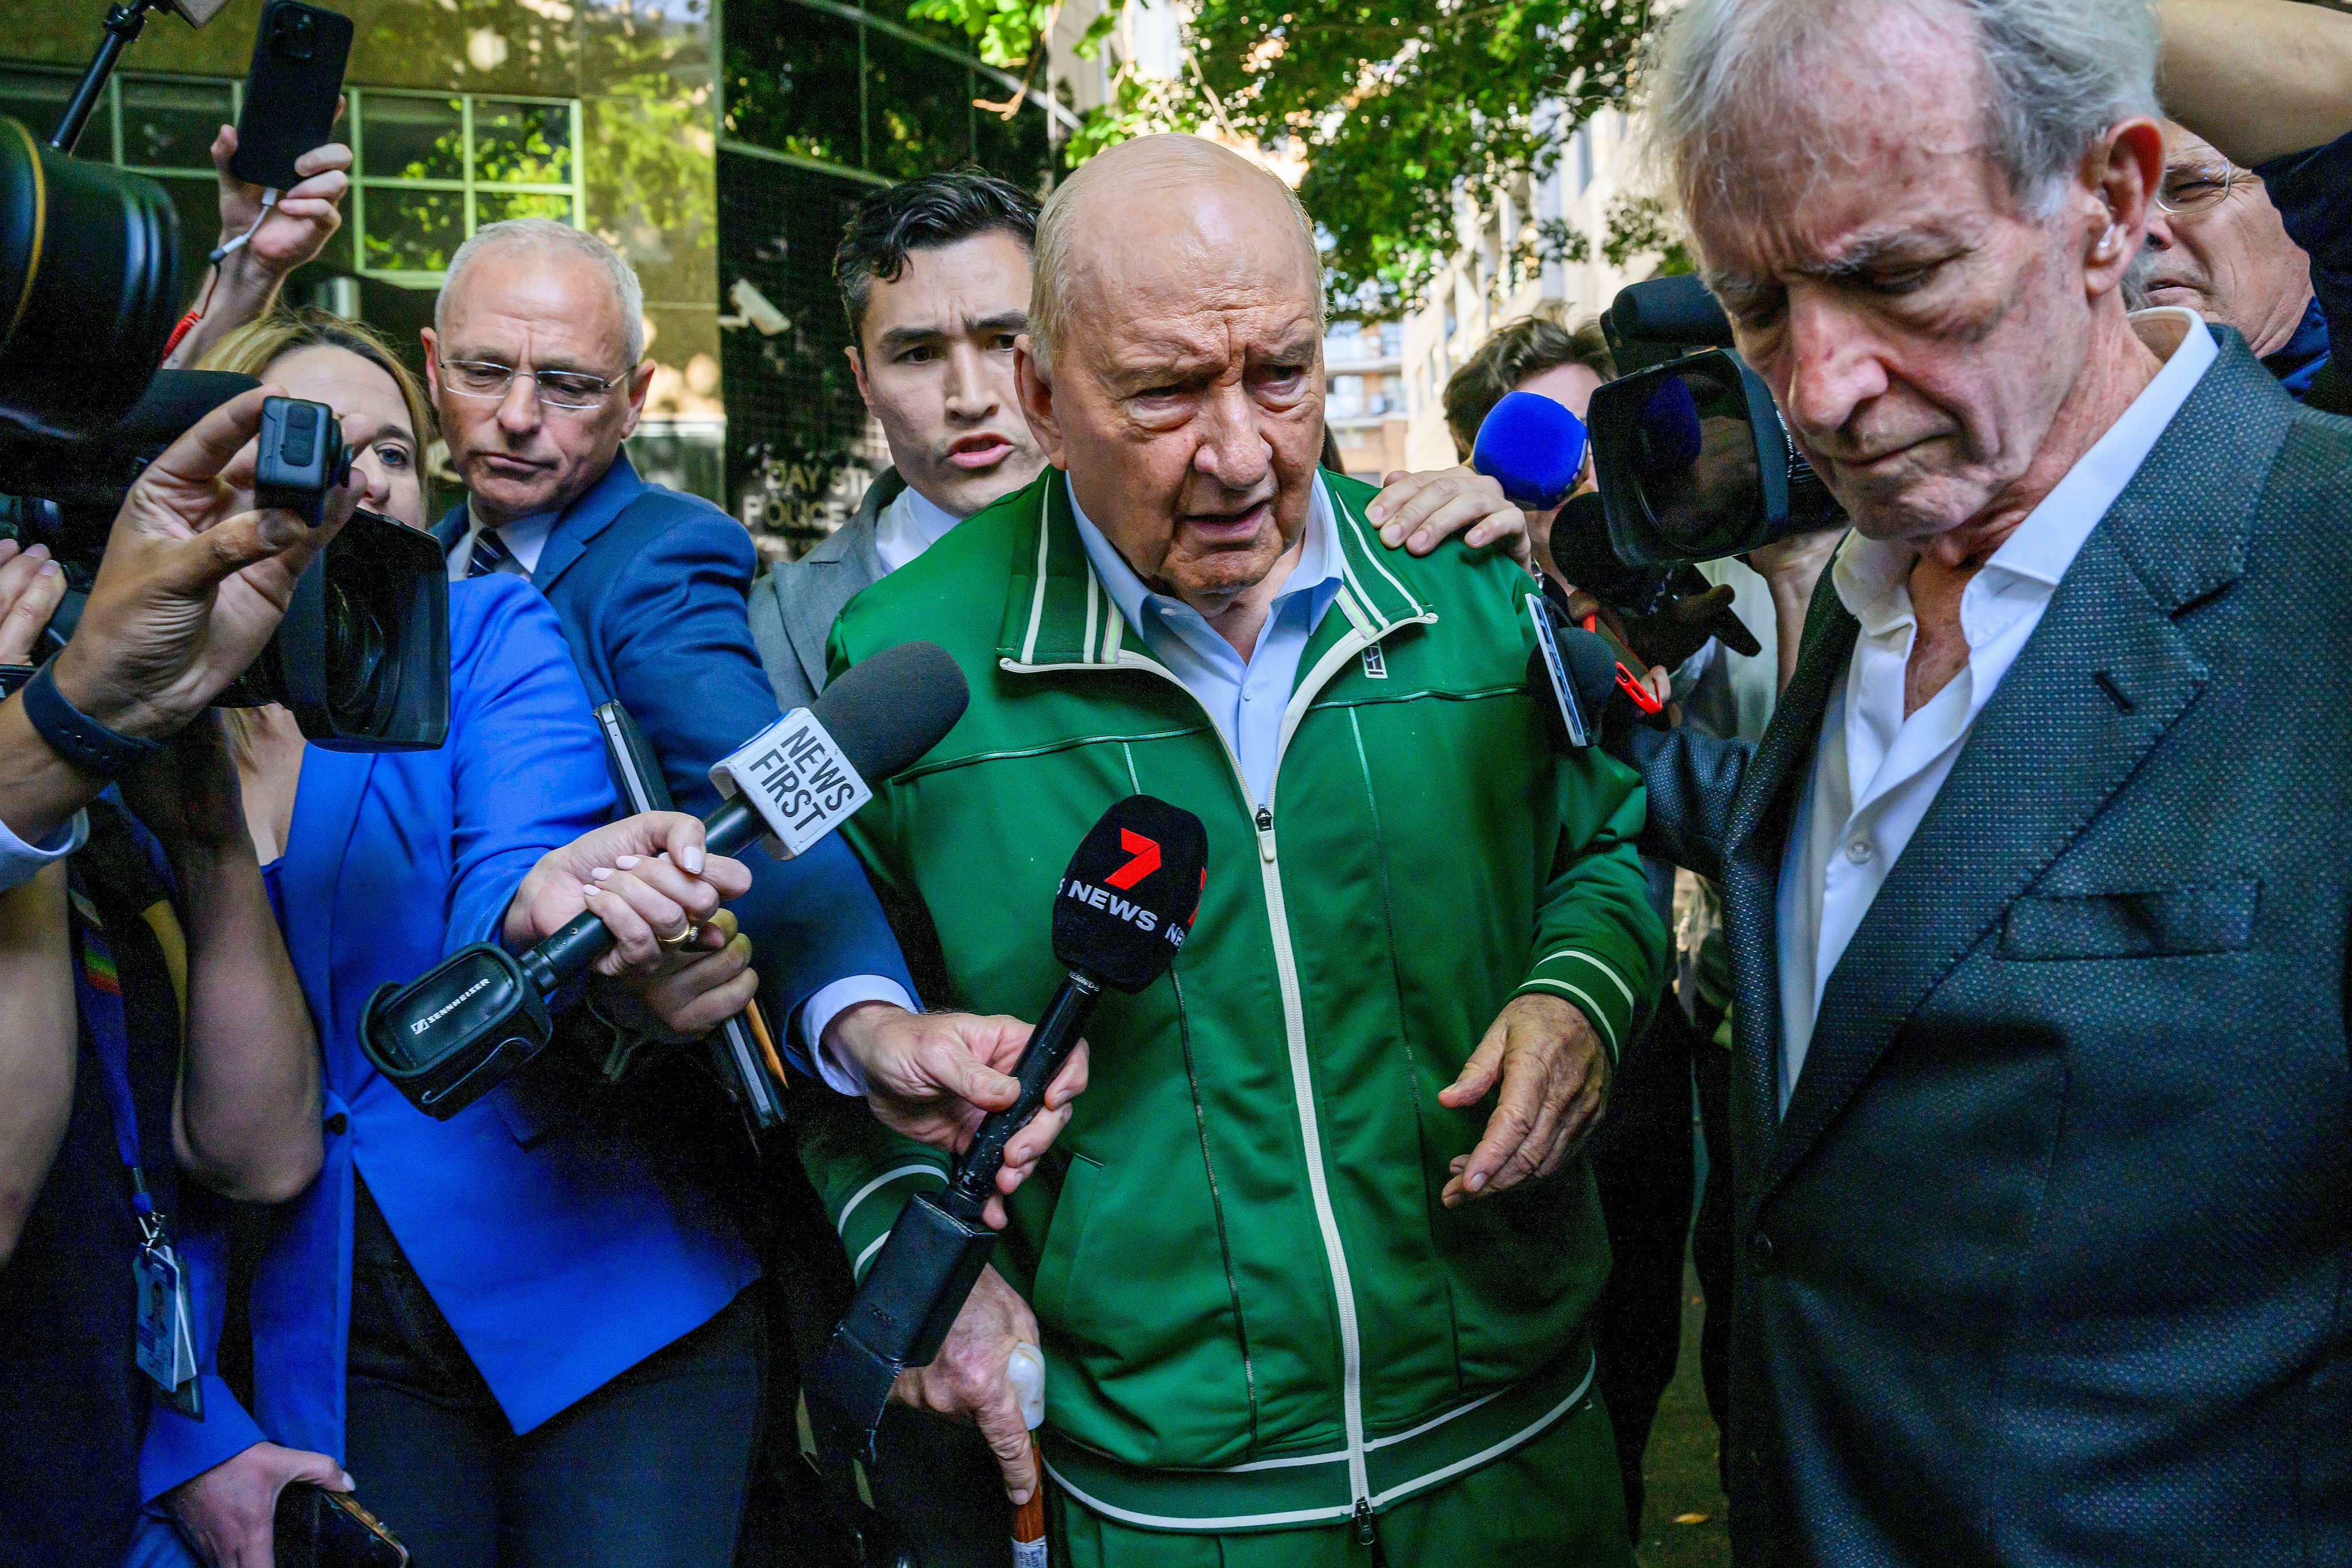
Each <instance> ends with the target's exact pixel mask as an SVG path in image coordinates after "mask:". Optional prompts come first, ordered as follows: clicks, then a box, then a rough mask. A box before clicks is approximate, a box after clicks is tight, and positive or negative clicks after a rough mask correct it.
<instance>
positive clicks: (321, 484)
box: [253, 397, 352, 528]
mask: <svg viewBox="0 0 2352 1568" xmlns="http://www.w3.org/2000/svg"><path fill="white" fill-rule="evenodd" d="M351 477H352V454H351V451H350V449H349V448H348V447H345V446H344V445H343V426H342V423H341V421H340V420H338V419H337V418H336V417H335V411H334V410H333V409H331V408H329V407H328V406H327V405H325V404H323V403H305V402H303V401H302V400H300V399H299V398H294V397H268V398H264V399H263V400H262V403H261V436H260V438H259V439H258V441H257V443H256V448H255V455H254V460H253V504H254V505H255V506H257V507H264V508H268V507H282V508H284V509H285V510H288V511H290V512H292V513H294V514H295V515H296V516H298V517H299V518H300V519H301V520H302V521H304V522H307V523H309V524H310V526H311V527H312V528H316V527H318V526H319V524H320V521H322V520H323V519H324V518H325V515H326V508H327V496H328V493H329V492H330V491H332V490H337V489H341V488H342V487H343V485H344V484H345V483H346V482H348V481H349V480H350V479H351Z"/></svg>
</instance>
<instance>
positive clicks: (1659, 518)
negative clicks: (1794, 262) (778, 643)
mask: <svg viewBox="0 0 2352 1568" xmlns="http://www.w3.org/2000/svg"><path fill="white" fill-rule="evenodd" d="M1601 329H1602V331H1603V332H1605V333H1606V334H1607V336H1608V338H1609V342H1610V346H1611V348H1612V350H1614V351H1615V352H1616V353H1617V354H1618V356H1619V363H1620V364H1621V365H1624V364H1628V363H1631V364H1633V365H1636V366H1637V367H1638V368H1635V369H1633V370H1632V371H1631V372H1630V373H1629V374H1622V375H1620V376H1619V377H1618V378H1617V379H1616V380H1614V381H1612V382H1609V383H1606V384H1603V385H1602V386H1601V388H1600V389H1599V390H1597V391H1595V392H1594V393H1593V395H1592V405H1591V411H1590V414H1589V416H1588V422H1589V423H1590V425H1591V430H1592V454H1593V466H1594V471H1595V474H1596V476H1597V478H1598V479H1599V480H1600V485H1601V502H1602V505H1603V507H1604V509H1605V510H1606V513H1607V523H1608V533H1609V543H1610V546H1611V548H1612V552H1613V553H1614V554H1615V555H1616V556H1617V558H1618V559H1619V560H1620V561H1622V563H1624V564H1625V565H1627V566H1629V567H1633V568H1636V569H1640V568H1657V567H1666V566H1674V565H1677V564H1682V563H1690V562H1698V561H1712V560H1716V559H1718V558H1720V557H1722V556H1726V555H1739V554H1744V553H1746V552H1748V551H1751V550H1755V549H1758V548H1759V547H1761V546H1763V545H1766V544H1769V543H1771V542H1774V541H1775V540H1779V539H1785V538H1787V537H1788V536H1789V535H1790V534H1793V533H1805V532H1811V531H1814V530H1816V529H1822V528H1831V527H1834V526H1836V525H1837V523H1838V521H1839V520H1840V519H1841V517H1842V516H1843V512H1842V511H1841V510H1839V507H1838V504H1837V501H1836V499H1835V498H1834V497H1832V495H1831V494H1830V492H1829V487H1828V486H1827V485H1825V484H1823V483H1822V480H1821V479H1820V477H1819V476H1818V475H1816V474H1815V473H1814V472H1813V469H1812V466H1811V464H1810V463H1808V462H1806V460H1805V458H1804V457H1803V455H1802V454H1801V453H1800V452H1799V451H1798V450H1797V445H1796V442H1795V441H1794V440H1793V439H1791V438H1790V435H1789V430H1788V426H1786V425H1785V424H1784V423H1782V421H1781V419H1780V411H1779V409H1777V408H1776V407H1774V406H1773V403H1772V394H1771V392H1770V390H1769V389H1768V388H1767V387H1766V386H1765V384H1764V382H1763V379H1762V378H1761V377H1759V375H1758V374H1756V373H1755V372H1754V371H1752V370H1750V369H1749V368H1748V365H1747V363H1746V362H1744V361H1742V360H1741V359H1740V357H1739V356H1738V353H1734V352H1733V351H1732V348H1731V321H1730V320H1729V318H1728V317H1727V316H1725V314H1724V313H1723V308H1722V307H1721V306H1720V305H1718V304H1717V303H1716V302H1715V300H1714V299H1713V297H1711V296H1710V295H1709V294H1708V293H1707V292H1706V289H1705V287H1704V286H1702V285H1701V284H1700V282H1699V280H1698V279H1696V277H1692V276H1689V275H1684V276H1680V277H1675V278H1657V279H1651V280H1650V281H1648V282H1645V283H1636V284H1633V285H1632V286H1631V287H1630V288H1627V289H1623V290H1622V291H1620V292H1619V294H1618V296H1617V299H1616V300H1615V302H1614V303H1613V304H1612V305H1611V306H1610V308H1609V311H1608V314H1606V315H1605V316H1603V317H1602V318H1601Z"/></svg>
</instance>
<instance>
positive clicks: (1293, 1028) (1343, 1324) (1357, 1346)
mask: <svg viewBox="0 0 2352 1568" xmlns="http://www.w3.org/2000/svg"><path fill="white" fill-rule="evenodd" d="M1435 618H1436V617H1435V616H1420V617H1415V618H1412V619H1408V620H1401V621H1395V622H1391V623H1390V624H1389V625H1388V626H1383V627H1381V631H1380V633H1379V634H1377V635H1376V634H1373V633H1370V632H1366V631H1361V630H1358V631H1355V632H1351V633H1350V634H1349V636H1348V637H1343V638H1341V639H1340V640H1339V643H1338V644H1337V645H1335V646H1334V647H1332V648H1331V649H1330V651H1329V652H1328V653H1326V654H1325V655H1324V656H1323V658H1322V660H1321V661H1320V667H1321V668H1323V670H1324V671H1325V673H1324V675H1323V677H1322V679H1319V680H1318V681H1317V682H1316V684H1315V686H1314V687H1313V688H1312V689H1308V688H1307V687H1304V686H1302V687H1300V688H1299V689H1297V691H1294V692H1293V693H1292V694H1291V701H1292V702H1294V703H1297V702H1300V701H1301V700H1305V701H1310V702H1311V701H1312V700H1314V698H1315V696H1316V693H1317V692H1319V691H1320V690H1321V689H1323V686H1324V684H1325V683H1326V682H1328V680H1329V679H1330V672H1332V671H1336V670H1338V669H1339V668H1341V667H1342V666H1344V665H1345V664H1346V662H1347V661H1348V660H1349V659H1351V658H1355V657H1356V655H1357V654H1359V653H1360V652H1361V651H1362V650H1363V649H1364V648H1366V647H1374V646H1376V645H1378V643H1379V642H1380V640H1381V636H1384V635H1386V634H1387V633H1389V632H1391V631H1394V630H1396V629H1397V627H1399V626H1412V625H1417V624H1420V623H1421V622H1423V621H1427V620H1434V619H1435ZM1086 668H1094V667H1086ZM1114 668H1130V669H1146V670H1149V671H1150V672H1151V673H1152V674H1154V675H1157V676H1159V677H1160V679H1163V680H1166V681H1167V682H1169V683H1170V684H1171V685H1172V686H1174V687H1175V688H1176V689H1178V690H1180V691H1181V692H1183V693H1184V694H1185V695H1186V696H1187V697H1192V701H1193V703H1194V705H1195V706H1198V705H1199V703H1200V699H1199V698H1198V697H1193V696H1192V688H1191V687H1189V686H1186V685H1185V684H1184V683H1183V682H1182V681H1181V680H1179V679H1177V678H1176V675H1175V672H1174V671H1172V670H1169V669H1165V668H1161V667H1160V665H1159V664H1158V663H1157V662H1156V661H1154V662H1151V663H1149V664H1144V663H1138V664H1134V665H1125V666H1119V667H1114ZM1305 712H1306V710H1305V709H1304V708H1303V707H1301V708H1300V709H1299V710H1297V712H1296V713H1289V714H1286V715H1285V717H1284V719H1283V724H1282V741H1281V744H1280V745H1279V746H1278V747H1276V751H1275V757H1274V775H1275V782H1276V787H1278V786H1279V784H1280V783H1281V779H1282V759H1283V756H1284V755H1285V754H1286V753H1287V752H1289V750H1290V737H1291V735H1292V733H1293V732H1294V731H1296V729H1297V720H1298V719H1299V718H1302V717H1304V716H1305ZM1207 713H1208V710H1206V709H1205V708H1204V709H1202V716H1203V717H1206V716H1207ZM1209 729H1210V731H1211V732H1212V733H1213V734H1214V735H1215V736H1216V737H1217V742H1218V744H1220V745H1221V746H1223V748H1224V752H1225V761H1226V763H1228V764H1229V765H1230V766H1231V767H1232V768H1233V770H1234V783H1235V784H1238V785H1240V786H1241V792H1242V799H1244V801H1246V800H1248V799H1249V798H1250V787H1249V775H1248V774H1246V773H1244V772H1243V771H1242V760H1241V757H1240V756H1239V755H1238V754H1237V753H1236V752H1234V747H1233V742H1231V741H1229V740H1227V739H1226V738H1225V732H1224V731H1223V730H1220V729H1218V728H1217V725H1216V721H1214V720H1213V719H1212V720H1211V721H1210V723H1209ZM1273 800H1274V789H1272V788H1269V789H1268V791H1267V793H1266V803H1265V805H1257V806H1255V808H1254V813H1253V816H1252V826H1255V828H1256V830H1257V858H1258V876H1259V880H1260V881H1261V883H1262V884H1263V885H1264V888H1265V912H1266V925H1267V928H1268V930H1269V931H1270V933H1271V934H1272V937H1273V940H1274V970H1275V975H1276V979H1277V980H1278V981H1279V983H1280V984H1281V987H1282V1026H1283V1035H1284V1040H1285V1044H1286V1046H1287V1047H1288V1049H1289V1054H1290V1084H1291V1095H1292V1098H1293V1100H1295V1101H1296V1102H1297V1110H1298V1131H1299V1134H1300V1137H1301V1139H1302V1140H1303V1142H1305V1145H1306V1149H1307V1191H1308V1193H1309V1194H1310V1195H1311V1196H1312V1197H1313V1199H1314V1203H1315V1224H1316V1227H1317V1229H1318V1230H1319V1231H1320V1232H1321V1233H1322V1237H1323V1260H1324V1264H1325V1266H1326V1267H1327V1268H1328V1269H1329V1271H1330V1275H1331V1289H1332V1294H1333V1295H1334V1296H1335V1297H1336V1298H1337V1300H1338V1305H1339V1415H1340V1420H1341V1423H1342V1425H1343V1426H1344V1427H1345V1428H1346V1432H1347V1437H1348V1489H1349V1494H1350V1496H1352V1497H1353V1498H1354V1500H1355V1504H1354V1507H1353V1508H1352V1509H1351V1510H1349V1521H1350V1522H1351V1523H1353V1524H1354V1526H1355V1528H1356V1540H1357V1542H1358V1543H1359V1544H1360V1545H1364V1546H1370V1545H1371V1544H1373V1542H1375V1541H1376V1540H1377V1539H1378V1534H1377V1531H1375V1530H1374V1528H1373V1522H1372V1489H1371V1478H1370V1471H1369V1469H1368V1468H1367V1466H1366V1463H1365V1452H1366V1450H1365V1447H1364V1347H1363V1337H1362V1334H1361V1331H1360V1329H1359V1327H1358V1325H1357V1322H1356V1289H1355V1285H1354V1282H1353V1280H1352V1279H1351V1278H1350V1276H1349V1272H1348V1254H1347V1250H1346V1249H1345V1248H1344V1247H1341V1246H1340V1243H1339V1216H1338V1215H1337V1214H1336V1213H1335V1212H1334V1210H1333V1209H1332V1207H1331V1189H1330V1184H1329V1183H1328V1182H1327V1181H1326V1180H1325V1178H1324V1159H1323V1135H1322V1129H1321V1125H1320V1123H1319V1121H1318V1119H1317V1117H1316V1114H1315V1080H1314V1075H1313V1072H1312V1069H1311V1068H1309V1066H1308V1063H1307V1011H1306V1007H1305V1005H1304V1004H1303V1003H1302V1001H1301V1000H1300V996H1299V990H1298V960H1297V953H1296V952H1294V951H1293V950H1292V948H1291V945H1290V917H1289V915H1288V913H1287V912H1286V910H1285V907H1284V904H1283V899H1282V861H1281V859H1280V858H1279V856H1278V855H1277V854H1276V847H1275V837H1274V804H1273Z"/></svg>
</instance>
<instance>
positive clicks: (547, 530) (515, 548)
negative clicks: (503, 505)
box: [449, 500, 563, 583]
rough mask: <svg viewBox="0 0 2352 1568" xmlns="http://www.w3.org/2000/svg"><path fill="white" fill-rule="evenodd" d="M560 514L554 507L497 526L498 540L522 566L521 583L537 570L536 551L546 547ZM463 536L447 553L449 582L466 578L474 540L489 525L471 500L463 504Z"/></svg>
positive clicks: (461, 580) (528, 579)
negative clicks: (464, 509)
mask: <svg viewBox="0 0 2352 1568" xmlns="http://www.w3.org/2000/svg"><path fill="white" fill-rule="evenodd" d="M562 515H563V511H562V508H558V509H557V510H553V511H541V512H534V513H532V514H531V515H530V516H529V517H519V518H517V519H515V521H512V522H509V523H506V524H503V525H499V528H498V534H499V543H501V544H503V545H505V546H506V547H507V553H508V554H509V555H511V556H513V557H514V563H515V564H516V565H518V566H520V567H521V568H522V572H521V574H520V575H521V576H522V578H523V580H524V581H525V582H528V581H530V574H532V573H534V572H536V571H538V570H539V557H540V552H542V551H544V550H545V549H546V548H547V536H548V535H549V534H551V533H553V532H554V531H555V521H556V519H558V518H560V517H562ZM466 523H467V527H466V536H465V537H464V538H463V539H460V540H459V541H457V544H456V546H455V547H454V548H452V549H451V550H450V552H449V581H451V582H452V583H462V582H464V581H465V580H466V569H467V567H468V566H470V565H472V564H473V561H474V541H476V540H477V539H479V538H480V537H481V536H482V533H483V531H485V530H486V529H488V528H490V527H492V526H493V525H492V524H490V523H487V522H484V521H482V514H481V513H480V512H478V511H476V510H474V504H473V502H472V501H471V500H468V501H467V503H466Z"/></svg>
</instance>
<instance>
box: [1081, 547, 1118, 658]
mask: <svg viewBox="0 0 2352 1568" xmlns="http://www.w3.org/2000/svg"><path fill="white" fill-rule="evenodd" d="M1102 593H1103V586H1102V580H1101V579H1100V578H1098V577H1097V576H1096V575H1095V570H1094V563H1092V562H1088V563H1087V635H1086V636H1085V637H1082V638H1080V639H1079V641H1078V646H1079V647H1082V648H1084V649H1086V650H1087V663H1089V664H1091V663H1093V662H1094V658H1095V626H1097V623H1098V622H1099V621H1100V619H1101V613H1100V611H1101V605H1102ZM1112 613H1113V614H1117V613H1118V612H1116V611H1113V612H1112Z"/></svg>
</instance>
